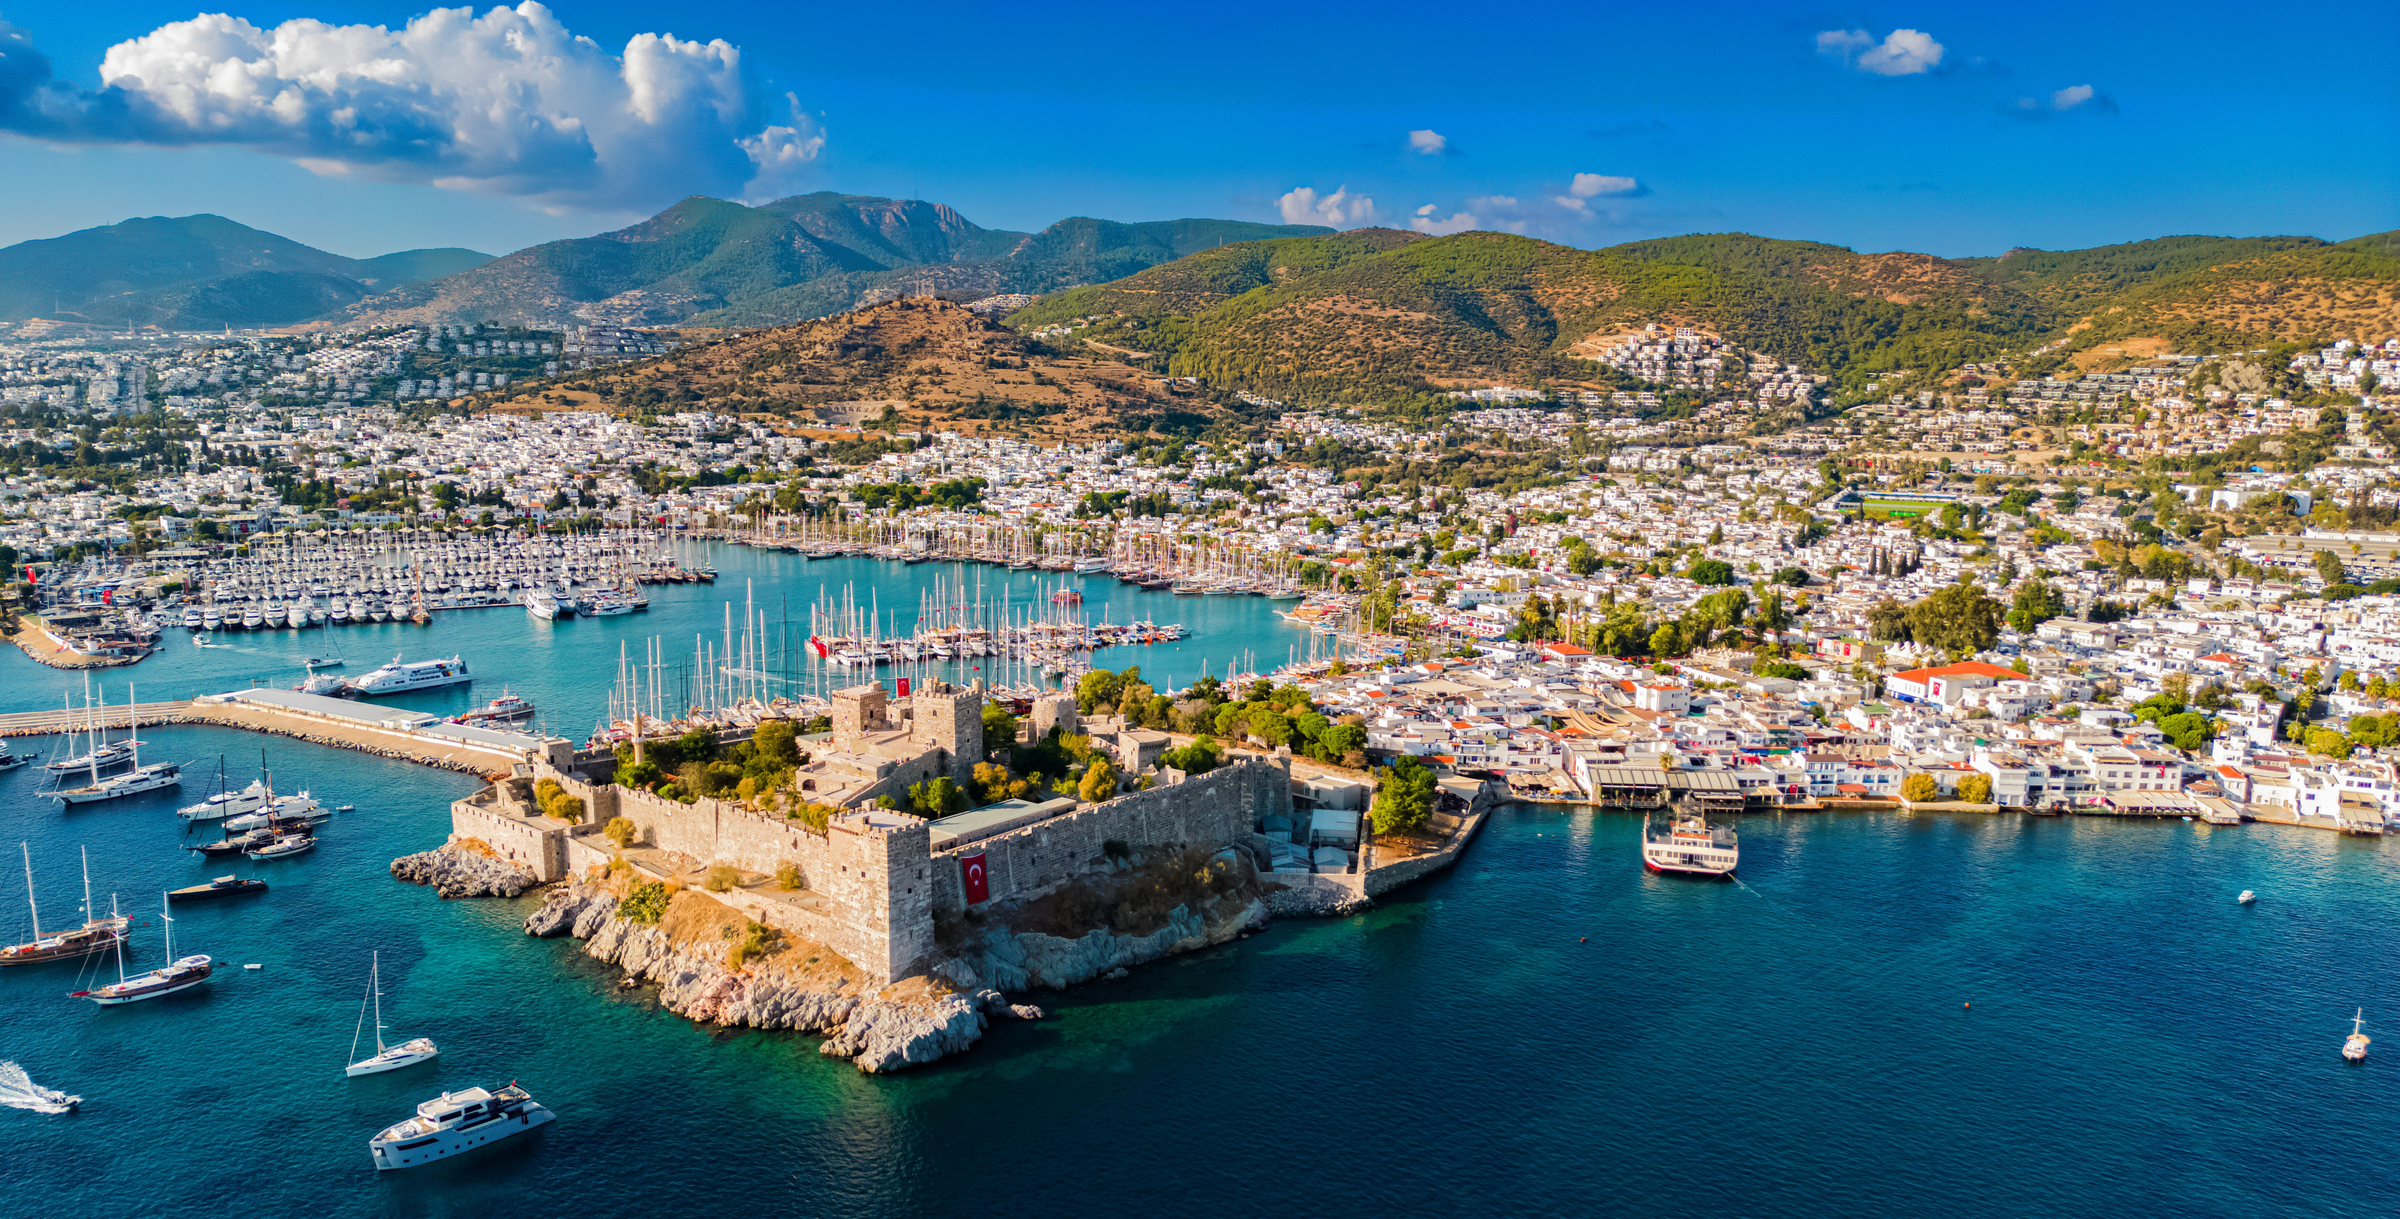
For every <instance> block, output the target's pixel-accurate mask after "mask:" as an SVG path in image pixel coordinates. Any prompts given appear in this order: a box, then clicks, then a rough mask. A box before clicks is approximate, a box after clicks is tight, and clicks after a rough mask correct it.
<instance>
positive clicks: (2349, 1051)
mask: <svg viewBox="0 0 2400 1219" xmlns="http://www.w3.org/2000/svg"><path fill="white" fill-rule="evenodd" d="M2366 1030H2367V1009H2365V1008H2363V1007H2362V1008H2360V1009H2358V1014H2357V1015H2356V1016H2353V1017H2351V1019H2350V1035H2349V1036H2348V1037H2345V1038H2343V1039H2342V1057H2344V1058H2347V1059H2349V1060H2350V1061H2352V1062H2364V1061H2366V1058H2367V1043H2368V1042H2370V1041H2373V1040H2375V1039H2374V1038H2372V1037H2369V1036H2367V1031H2366Z"/></svg>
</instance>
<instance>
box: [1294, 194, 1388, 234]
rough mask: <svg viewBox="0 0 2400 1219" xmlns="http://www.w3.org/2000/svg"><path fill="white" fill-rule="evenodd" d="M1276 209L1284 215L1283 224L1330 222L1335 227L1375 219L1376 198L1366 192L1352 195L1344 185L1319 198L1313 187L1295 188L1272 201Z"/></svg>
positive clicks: (1359, 223) (1343, 226)
mask: <svg viewBox="0 0 2400 1219" xmlns="http://www.w3.org/2000/svg"><path fill="white" fill-rule="evenodd" d="M1275 210H1276V211H1277V212H1278V213H1280V214H1281V215H1282V216H1283V222H1284V223H1285V224H1329V225H1332V226H1333V227H1335V228H1337V229H1338V228H1348V227H1353V226H1356V225H1361V224H1367V223H1369V222H1371V221H1373V220H1374V219H1375V201H1374V200H1373V199H1371V198H1369V197H1367V196H1365V195H1352V194H1351V193H1350V187H1349V186H1348V185H1347V184H1345V185H1342V186H1338V187H1335V188H1334V191H1333V193H1332V194H1330V195H1325V196H1321V197H1320V196H1319V195H1318V194H1317V192H1316V190H1315V189H1314V188H1312V187H1306V186H1301V187H1295V188H1293V189H1291V190H1289V191H1286V192H1284V195H1283V197H1282V198H1280V199H1277V200H1276V201H1275Z"/></svg>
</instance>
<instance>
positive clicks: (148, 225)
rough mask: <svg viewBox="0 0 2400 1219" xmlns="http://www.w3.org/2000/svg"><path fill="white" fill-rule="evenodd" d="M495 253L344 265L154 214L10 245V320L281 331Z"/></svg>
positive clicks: (1, 301) (409, 254) (1, 267)
mask: <svg viewBox="0 0 2400 1219" xmlns="http://www.w3.org/2000/svg"><path fill="white" fill-rule="evenodd" d="M491 257H492V256H491V255H489V254H479V253H476V252H475V251H473V250H459V249H441V250H402V251H400V252H398V253H395V254H385V255H383V256H381V257H379V258H366V259H359V258H344V257H342V256H341V255H339V254H328V253H326V252H325V251H323V250H320V249H316V248H315V247H313V246H306V245H302V244H300V243H299V242H297V241H293V240H291V239H290V238H288V237H278V236H276V235H275V234H273V233H266V232H261V231H259V230H257V229H254V228H251V227H249V226H248V225H244V224H236V223H235V222H233V221H231V220H227V219H226V218H224V217H223V216H209V215H199V216H176V217H167V216H151V217H147V218H143V219H137V220H128V221H125V222H124V223H122V224H112V225H107V226H104V227H101V228H91V229H84V230H81V231H79V232H74V233H69V234H67V235H65V236H63V237H53V238H47V239H44V240H40V241H25V242H19V243H18V244H16V245H12V246H9V247H7V248H6V249H0V320H4V321H21V320H23V319H25V318H30V317H54V318H64V319H68V320H79V321H87V322H93V323H97V324H102V325H108V326H123V325H129V324H130V325H136V326H161V327H165V328H167V329H171V330H201V329H215V328H217V327H219V326H281V325H288V324H290V323H292V322H297V321H302V320H305V319H307V318H312V317H318V316H321V315H324V314H326V313H331V312H337V311H339V310H340V309H341V308H342V307H344V306H346V305H351V304H355V303H356V302H358V301H360V300H362V299H365V298H366V297H367V296H369V295H370V294H372V293H375V292H379V291H386V290H389V289H391V288H393V287H395V286H397V285H400V284H406V283H414V282H417V281H421V280H427V279H437V278H440V277H442V276H446V275H454V274H457V273H458V272H461V271H466V270H469V269H471V268H473V267H476V266H480V265H482V264H483V263H486V262H489V261H491Z"/></svg>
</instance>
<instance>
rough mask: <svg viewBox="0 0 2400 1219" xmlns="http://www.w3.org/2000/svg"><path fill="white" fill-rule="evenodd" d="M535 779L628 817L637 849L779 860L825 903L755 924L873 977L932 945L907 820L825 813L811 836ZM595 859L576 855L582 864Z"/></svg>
mask: <svg viewBox="0 0 2400 1219" xmlns="http://www.w3.org/2000/svg"><path fill="white" fill-rule="evenodd" d="M545 777H552V778H558V781H559V786H561V787H563V788H565V789H567V790H568V791H569V792H572V793H573V794H575V795H579V796H582V797H584V800H585V805H586V807H587V808H590V809H595V810H598V809H603V808H605V809H607V810H608V813H609V815H610V816H612V817H617V816H621V817H624V818H625V819H626V820H628V821H631V822H633V824H634V829H635V841H636V842H637V843H638V844H640V845H643V846H650V847H656V848H658V849H659V850H661V851H672V852H675V853H677V854H681V855H686V856H689V857H691V858H692V859H694V860H696V861H698V862H699V863H700V864H701V865H703V866H706V865H710V864H720V863H721V864H730V865H732V866H734V867H737V868H740V869H743V870H744V871H748V872H758V873H764V874H767V875H773V874H774V873H775V872H776V870H777V869H779V868H781V867H783V866H784V865H786V864H790V865H792V866H794V867H797V868H799V869H800V876H801V883H802V886H803V887H804V888H806V889H807V890H808V891H809V892H811V893H812V894H815V895H817V896H819V897H822V898H823V899H825V900H824V901H823V902H822V903H820V906H821V911H820V912H817V913H811V912H808V911H802V910H798V909H797V908H793V909H791V910H790V912H789V914H788V917H787V918H785V919H782V920H765V919H762V920H761V921H762V922H765V921H774V922H775V923H776V925H777V926H781V927H783V928H784V929H785V930H787V931H790V932H792V933H793V934H795V935H801V936H805V937H807V938H809V939H812V940H816V941H818V942H819V943H822V944H825V945H826V946H828V947H830V948H832V949H833V950H834V951H836V952H839V953H841V954H842V955H843V956H844V957H846V958H848V959H849V960H850V962H851V963H852V964H855V965H857V966H858V967H859V968H860V969H863V970H865V971H867V972H868V973H870V974H874V975H876V976H877V977H878V978H879V979H880V980H881V981H884V982H889V981H891V980H893V979H894V978H898V977H902V976H905V971H906V969H907V967H908V966H909V965H910V964H911V963H912V962H914V961H915V960H916V959H917V958H918V957H920V956H922V955H924V954H925V953H926V952H927V951H929V950H930V949H931V948H932V946H933V910H932V906H931V904H930V902H931V878H930V876H929V874H928V873H929V863H928V861H927V858H926V856H927V853H928V849H929V843H930V841H931V836H930V833H929V831H928V830H927V829H926V826H925V823H924V822H922V821H919V820H917V819H916V818H913V817H903V816H899V815H897V814H851V815H849V816H845V817H840V818H837V819H835V821H834V822H833V824H832V825H831V826H830V827H829V828H828V829H827V832H826V833H825V835H824V836H823V837H819V836H818V835H816V834H815V833H812V832H811V831H809V829H808V828H807V827H805V826H803V825H801V824H800V823H799V822H798V821H793V820H790V819H787V818H784V817H780V816H777V815H774V814H771V813H759V812H753V811H751V810H749V809H746V808H743V807H742V806H740V805H738V804H732V803H728V802H726V801H722V800H708V799H703V800H700V801H698V802H696V803H692V804H684V803H681V802H678V801H674V800H669V799H666V798H664V797H662V796H658V795H654V794H652V793H650V792H646V791H639V790H635V789H631V788H623V787H617V786H614V785H606V786H602V787H599V788H594V787H591V786H590V785H588V784H583V783H578V782H576V781H574V780H572V779H568V778H562V777H558V776H545ZM602 824H605V821H603V822H602ZM605 858H606V857H605V856H599V857H591V856H584V855H580V854H579V855H578V859H579V860H585V859H589V860H590V862H605ZM562 862H563V860H562ZM576 866H578V867H581V866H587V865H586V864H585V863H582V862H579V863H578V864H577V865H576ZM774 905H775V907H776V908H777V909H779V910H781V909H783V908H784V907H783V906H782V904H780V903H776V904H774Z"/></svg>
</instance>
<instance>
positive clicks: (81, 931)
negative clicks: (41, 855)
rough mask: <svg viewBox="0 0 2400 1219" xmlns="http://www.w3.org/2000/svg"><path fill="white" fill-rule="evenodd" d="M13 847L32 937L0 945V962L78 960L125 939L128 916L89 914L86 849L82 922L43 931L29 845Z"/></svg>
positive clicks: (130, 922)
mask: <svg viewBox="0 0 2400 1219" xmlns="http://www.w3.org/2000/svg"><path fill="white" fill-rule="evenodd" d="M17 849H18V850H19V851H22V852H24V855H25V908H26V910H27V911H29V912H30V913H31V914H32V915H33V938H32V939H30V940H27V941H26V942H24V943H22V944H10V945H8V946H6V947H0V965H39V964H41V963H42V962H44V961H78V960H82V959H83V958H85V957H88V956H94V955H97V954H99V953H103V952H107V951H108V950H109V949H111V948H114V947H116V946H118V945H119V944H122V943H124V942H125V937H126V936H127V935H129V934H131V928H132V926H133V920H132V919H129V918H126V917H125V916H123V915H115V914H112V915H110V916H109V917H107V918H93V917H92V860H91V856H90V855H89V854H88V853H87V854H85V856H84V859H83V913H84V922H83V926H81V927H76V928H73V929H70V930H67V931H54V932H51V933H50V934H48V935H43V934H42V908H41V906H40V905H39V904H38V903H36V902H35V901H34V897H33V848H32V847H31V846H30V845H27V844H19V845H18V848H17Z"/></svg>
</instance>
